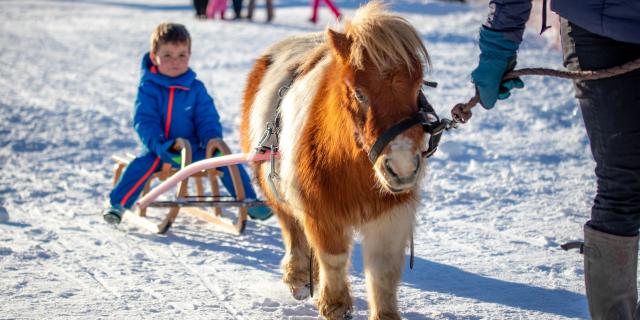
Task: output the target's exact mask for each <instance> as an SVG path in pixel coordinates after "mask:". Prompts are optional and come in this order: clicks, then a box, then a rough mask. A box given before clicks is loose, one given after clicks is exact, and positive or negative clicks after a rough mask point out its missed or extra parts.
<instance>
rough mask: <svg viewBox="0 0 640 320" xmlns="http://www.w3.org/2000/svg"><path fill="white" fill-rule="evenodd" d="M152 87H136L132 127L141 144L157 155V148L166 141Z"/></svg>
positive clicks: (158, 105)
mask: <svg viewBox="0 0 640 320" xmlns="http://www.w3.org/2000/svg"><path fill="white" fill-rule="evenodd" d="M152 90H153V89H152V88H149V87H145V86H144V84H142V85H140V87H139V88H138V95H137V97H136V105H135V112H134V115H133V127H134V129H135V130H136V133H138V137H139V138H140V140H141V141H142V144H143V145H144V146H145V147H146V148H147V149H148V150H150V151H152V152H153V153H155V154H156V155H158V152H159V148H161V146H162V144H163V143H164V142H166V141H167V139H166V138H165V137H164V132H163V129H162V128H163V125H162V113H161V112H160V102H159V101H158V98H157V95H153V94H152V92H151V91H152Z"/></svg>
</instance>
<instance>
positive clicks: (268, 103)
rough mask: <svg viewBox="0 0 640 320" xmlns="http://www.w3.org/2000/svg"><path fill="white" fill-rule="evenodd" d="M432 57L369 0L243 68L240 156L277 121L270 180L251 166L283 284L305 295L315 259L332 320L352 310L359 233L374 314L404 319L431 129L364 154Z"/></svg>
mask: <svg viewBox="0 0 640 320" xmlns="http://www.w3.org/2000/svg"><path fill="white" fill-rule="evenodd" d="M428 59H429V58H428V54H427V51H426V49H425V47H424V45H423V44H422V41H421V39H420V37H419V35H418V33H417V32H416V30H415V29H414V28H413V27H412V26H411V25H410V24H409V23H408V22H407V21H406V20H405V19H403V18H401V17H399V16H397V15H394V14H392V13H390V12H388V11H386V10H385V7H384V5H382V4H380V3H378V2H372V3H369V4H367V5H365V6H364V7H362V8H360V9H359V10H358V11H357V12H356V14H355V16H354V18H353V19H352V20H351V21H349V22H347V23H346V26H345V30H344V32H337V31H333V30H330V29H328V30H327V31H326V32H324V33H315V34H308V35H304V36H295V37H290V38H287V39H285V40H283V41H281V42H279V43H277V44H275V45H273V46H272V47H270V48H269V49H268V50H267V51H266V52H265V53H264V54H263V55H262V56H261V57H260V58H259V59H258V60H257V61H256V63H255V65H254V67H253V69H252V71H251V73H250V75H249V78H248V84H247V87H246V89H245V95H244V103H243V120H242V128H241V132H242V147H243V149H244V151H245V152H250V151H253V149H254V148H255V147H257V146H259V145H260V144H261V139H262V138H263V133H264V132H265V129H266V125H265V123H267V122H269V121H272V119H273V118H274V117H275V116H276V115H279V117H280V119H279V126H278V128H277V129H279V140H278V141H277V144H278V147H279V152H280V160H278V161H276V162H275V167H274V168H275V173H276V174H277V175H278V177H277V178H275V177H274V178H272V179H270V178H269V177H268V174H269V172H270V170H271V163H269V162H265V163H261V164H254V168H253V169H254V172H255V173H256V177H257V180H258V183H259V185H260V187H261V188H262V190H263V192H264V194H265V196H266V198H267V201H268V203H269V205H270V206H271V207H272V208H273V209H274V211H275V212H276V214H277V216H278V218H279V221H280V224H281V227H282V237H283V240H284V244H285V246H286V255H285V257H284V258H283V261H282V268H283V272H284V275H283V280H284V282H285V283H286V284H287V285H288V286H289V288H290V290H291V292H292V294H293V295H294V297H296V298H297V299H304V298H307V297H308V296H309V294H310V292H309V284H310V283H309V282H310V281H309V279H310V275H309V271H310V267H309V266H310V258H311V256H310V255H313V260H312V261H314V270H313V273H314V276H316V277H314V281H313V282H316V285H315V287H316V288H317V290H318V293H319V294H318V300H317V305H318V309H319V312H320V314H321V315H322V316H324V317H326V318H328V319H344V318H348V317H349V315H350V312H351V310H352V299H351V294H350V289H349V283H348V266H349V261H350V253H351V247H352V242H353V239H352V238H353V234H354V232H355V231H359V232H360V234H361V236H362V250H363V255H364V268H365V273H366V283H367V291H368V296H369V297H368V301H369V308H370V313H369V314H370V317H369V318H370V319H400V315H399V313H398V310H397V297H396V292H397V287H398V282H399V281H400V279H401V276H402V269H403V265H404V252H405V248H406V247H407V244H408V241H409V239H410V235H411V233H412V231H413V225H414V222H415V217H414V215H415V211H416V206H417V202H418V201H417V195H416V192H417V190H418V184H419V181H420V178H421V177H422V176H423V175H424V174H423V173H424V171H425V166H426V164H425V161H424V159H423V157H422V156H421V153H422V151H423V149H424V148H425V145H426V139H427V137H428V135H427V134H425V131H424V130H422V128H421V127H420V126H412V127H411V128H409V129H408V130H405V131H403V132H402V133H401V134H399V135H397V136H395V138H393V139H391V141H390V142H389V143H388V144H386V146H385V147H384V148H383V149H381V150H379V152H377V153H379V156H376V157H374V158H372V160H370V159H369V155H368V154H369V153H370V151H371V150H372V148H374V144H376V141H377V140H378V138H379V137H380V135H381V134H382V133H383V132H385V131H386V130H388V129H389V128H392V127H393V126H394V125H396V124H397V123H399V122H401V121H403V120H406V119H407V118H410V117H411V116H412V115H414V114H415V113H416V112H417V111H418V103H417V100H418V94H419V92H420V88H421V83H422V75H423V69H424V68H425V67H426V65H427V64H428V63H429V62H428ZM285 90H286V92H285ZM279 93H280V94H279ZM281 96H282V98H281ZM271 138H272V140H273V137H271ZM272 143H273V141H272V142H269V143H267V144H272ZM270 180H271V181H270ZM271 183H272V184H273V187H271V186H270V184H271ZM312 287H313V286H312ZM311 293H313V292H311Z"/></svg>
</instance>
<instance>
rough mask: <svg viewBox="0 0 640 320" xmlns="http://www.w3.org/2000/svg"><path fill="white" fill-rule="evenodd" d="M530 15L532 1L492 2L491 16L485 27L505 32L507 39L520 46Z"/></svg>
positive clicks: (499, 0) (492, 0)
mask: <svg viewBox="0 0 640 320" xmlns="http://www.w3.org/2000/svg"><path fill="white" fill-rule="evenodd" d="M530 13H531V0H491V1H489V16H488V17H487V21H486V22H485V23H484V24H483V25H484V26H485V27H487V28H489V29H491V30H493V31H500V32H504V36H505V37H506V38H507V39H509V40H511V41H513V42H515V43H518V44H519V43H520V42H522V34H523V33H524V28H525V24H526V23H527V20H529V14H530Z"/></svg>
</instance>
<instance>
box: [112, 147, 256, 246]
mask: <svg viewBox="0 0 640 320" xmlns="http://www.w3.org/2000/svg"><path fill="white" fill-rule="evenodd" d="M176 146H177V147H178V148H179V150H180V152H181V155H182V163H181V168H180V169H176V168H173V167H172V166H171V165H170V164H168V163H164V164H163V166H162V169H161V171H158V172H156V173H154V174H153V176H152V177H151V178H150V179H149V180H148V181H147V183H146V185H145V186H144V189H143V191H142V193H141V199H140V200H138V202H137V203H136V206H134V208H132V210H127V211H126V212H125V213H124V215H123V221H127V222H129V223H132V224H134V225H136V226H138V227H142V228H144V229H146V230H148V231H150V232H154V233H160V234H162V233H165V232H167V230H168V229H169V228H170V227H171V225H172V224H173V222H174V221H175V219H176V218H177V216H178V214H179V213H180V212H185V213H189V214H191V215H193V216H195V217H197V218H200V219H202V220H205V221H208V222H211V223H213V224H215V225H217V226H219V227H221V228H222V230H224V231H226V232H229V233H232V234H236V235H239V234H241V233H242V232H243V231H244V228H245V226H246V221H247V216H248V213H247V209H248V208H249V207H252V206H259V205H263V204H264V203H263V202H262V201H259V200H257V199H246V196H245V190H244V186H243V184H242V179H241V177H240V172H239V170H238V167H237V164H239V163H242V162H246V161H245V160H244V158H246V157H240V156H238V155H231V151H230V149H229V147H228V146H227V144H226V143H225V142H224V141H222V140H220V139H211V140H210V141H209V143H208V144H207V148H206V159H204V160H201V161H198V162H196V163H191V159H192V153H191V145H190V143H189V141H188V140H185V139H180V138H178V139H176ZM216 152H219V153H220V154H222V156H218V157H215V158H214V157H213V155H214V154H216ZM242 156H244V154H242ZM112 158H113V159H114V160H115V162H116V165H115V168H114V179H113V183H114V185H115V183H116V182H117V181H118V180H119V179H120V175H121V174H122V172H123V170H124V168H125V167H126V166H127V165H128V164H129V162H130V161H131V160H133V159H134V158H135V157H134V156H133V155H126V156H124V157H122V156H113V157H112ZM230 160H231V161H230ZM222 166H227V167H228V169H229V172H230V174H231V179H232V181H233V188H234V191H235V195H236V196H235V197H231V196H222V195H221V194H220V186H219V179H218V178H219V177H221V176H222V175H223V173H222V171H220V170H218V169H216V168H219V167H222ZM185 169H187V170H186V171H185ZM156 180H159V181H163V183H161V184H159V185H158V186H156V187H155V188H151V184H152V183H153V182H154V181H156ZM203 180H206V181H208V184H209V186H210V187H209V189H210V190H209V191H210V192H209V193H205V187H204V184H205V183H204V182H203ZM190 181H193V182H195V184H194V185H193V186H192V187H191V188H190V187H189V182H190ZM173 186H177V188H176V193H175V198H174V199H173V200H165V201H154V200H155V199H156V198H157V197H158V196H160V195H161V194H163V193H165V192H167V191H168V190H169V189H170V188H171V187H173ZM194 190H195V194H194V193H193V191H194ZM150 207H151V208H165V209H167V210H168V211H167V213H166V216H165V217H164V218H163V220H162V221H161V222H160V223H159V224H156V223H154V222H153V221H151V220H149V219H148V218H147V209H148V208H150ZM156 211H158V210H156Z"/></svg>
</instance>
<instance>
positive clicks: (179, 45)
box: [103, 23, 272, 224]
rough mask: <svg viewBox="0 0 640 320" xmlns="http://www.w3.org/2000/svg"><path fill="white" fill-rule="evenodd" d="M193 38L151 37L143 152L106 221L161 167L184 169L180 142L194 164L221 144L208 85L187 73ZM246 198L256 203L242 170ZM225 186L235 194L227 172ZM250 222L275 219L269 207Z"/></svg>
mask: <svg viewBox="0 0 640 320" xmlns="http://www.w3.org/2000/svg"><path fill="white" fill-rule="evenodd" d="M190 57H191V37H190V35H189V32H188V31H187V29H186V28H185V26H183V25H181V24H175V23H162V24H160V25H159V26H157V27H156V29H155V31H154V32H153V34H152V35H151V50H150V52H149V53H146V54H145V55H144V57H143V58H142V77H141V79H140V85H139V86H138V95H137V98H136V103H135V113H134V116H133V125H134V128H135V130H136V132H137V134H138V137H139V138H140V140H141V142H142V144H143V146H144V150H143V152H142V154H141V155H139V156H137V157H136V158H135V159H134V160H132V161H131V162H130V163H129V165H128V166H127V168H126V169H125V171H124V173H123V174H122V176H121V177H120V179H119V180H118V182H117V183H116V185H115V187H114V188H113V190H112V191H111V193H110V195H109V198H110V199H109V200H110V204H111V207H109V208H107V209H106V210H105V212H104V215H103V217H104V220H105V221H107V222H108V223H111V224H118V223H120V220H121V218H122V215H123V213H124V211H125V210H126V209H129V208H131V207H132V206H133V204H134V203H135V201H136V199H137V198H138V196H139V195H140V193H141V192H142V190H143V188H144V185H145V184H146V182H147V180H148V179H149V177H150V176H151V175H152V174H153V173H154V172H157V171H160V170H161V169H162V164H163V162H164V163H169V164H171V165H172V166H174V167H179V166H180V161H181V160H180V158H181V157H180V154H179V153H174V150H173V145H174V142H175V139H176V138H183V139H187V140H189V142H190V144H191V145H192V146H193V155H192V158H193V161H198V160H202V159H203V158H204V157H205V148H206V145H207V143H208V142H209V140H210V139H213V138H222V126H221V124H220V116H219V115H218V112H217V111H216V107H215V105H214V103H213V99H212V98H211V96H209V94H208V93H207V90H206V88H205V87H204V84H203V83H202V82H201V81H200V80H198V79H196V74H195V72H193V71H192V70H191V69H190V68H189V58H190ZM238 169H239V171H240V175H241V177H242V182H243V185H244V189H245V193H246V197H247V198H256V194H255V191H254V189H253V187H252V186H251V180H250V178H249V176H248V174H247V172H246V171H245V170H244V168H243V167H242V166H240V165H239V166H238ZM220 170H222V172H223V173H224V175H223V177H222V178H221V180H222V183H223V185H224V186H225V188H226V189H227V191H229V193H230V194H231V195H232V196H235V194H234V188H233V182H232V180H231V174H230V173H229V169H228V168H227V167H222V168H220ZM248 213H249V216H251V217H252V218H254V219H260V220H264V219H267V218H269V217H270V216H271V215H272V212H271V209H270V208H269V207H265V206H258V207H251V208H249V209H248Z"/></svg>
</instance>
